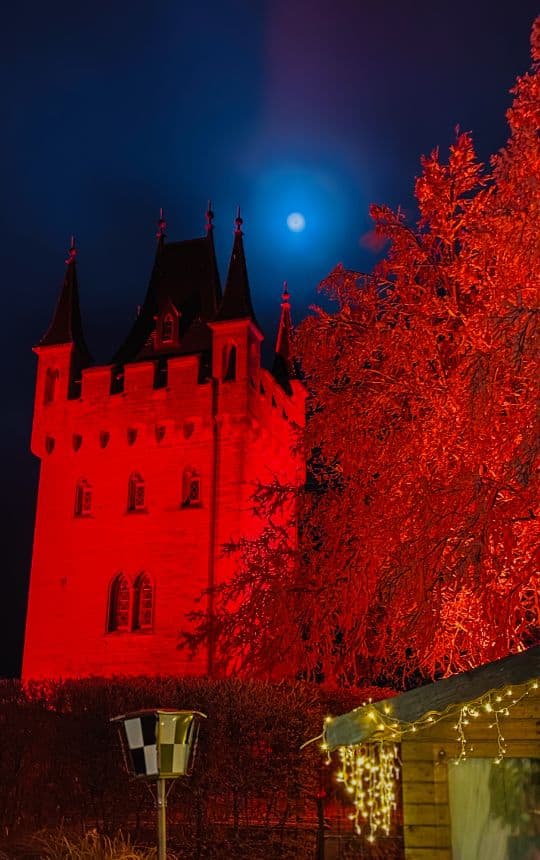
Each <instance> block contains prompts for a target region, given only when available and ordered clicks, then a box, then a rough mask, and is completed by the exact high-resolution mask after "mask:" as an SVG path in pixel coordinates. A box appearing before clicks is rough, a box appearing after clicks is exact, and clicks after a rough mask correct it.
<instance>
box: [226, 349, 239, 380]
mask: <svg viewBox="0 0 540 860" xmlns="http://www.w3.org/2000/svg"><path fill="white" fill-rule="evenodd" d="M235 379H236V346H234V344H229V345H228V346H226V347H225V348H224V350H223V380H224V382H233V381H234V380H235Z"/></svg>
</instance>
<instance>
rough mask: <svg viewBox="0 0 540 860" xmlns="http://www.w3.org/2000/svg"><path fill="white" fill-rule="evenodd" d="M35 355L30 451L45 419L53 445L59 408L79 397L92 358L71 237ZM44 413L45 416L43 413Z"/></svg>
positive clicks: (37, 441)
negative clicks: (50, 315)
mask: <svg viewBox="0 0 540 860" xmlns="http://www.w3.org/2000/svg"><path fill="white" fill-rule="evenodd" d="M34 352H35V353H36V354H37V356H38V370H37V380H36V397H35V408H34V426H33V433H32V450H33V451H34V452H35V453H37V451H36V446H37V447H38V448H39V447H41V446H42V444H43V439H44V438H45V434H44V433H43V432H42V429H43V426H44V419H45V417H46V418H47V421H45V424H46V425H47V427H46V431H45V432H46V435H47V438H48V440H49V441H48V444H49V445H54V438H55V423H56V422H55V417H56V415H57V414H59V410H58V408H56V407H58V405H59V404H62V403H63V402H64V401H65V400H67V399H74V398H76V397H78V396H79V394H80V388H81V374H82V371H83V369H84V368H86V367H88V366H89V365H90V364H91V362H92V358H91V356H90V352H89V351H88V347H87V346H86V341H85V339H84V334H83V327H82V320H81V311H80V305H79V286H78V281H77V249H76V247H75V240H74V238H73V237H72V238H71V246H70V249H69V252H68V258H67V260H66V271H65V274H64V281H63V283H62V287H61V289H60V295H59V297H58V301H57V304H56V308H55V311H54V314H53V318H52V320H51V323H50V325H49V328H48V329H47V331H46V333H45V334H44V335H43V337H42V338H41V340H40V341H39V343H38V344H37V346H35V347H34ZM44 412H45V413H46V415H45V414H44Z"/></svg>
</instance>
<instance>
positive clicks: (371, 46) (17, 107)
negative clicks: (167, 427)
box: [0, 0, 539, 676]
mask: <svg viewBox="0 0 540 860" xmlns="http://www.w3.org/2000/svg"><path fill="white" fill-rule="evenodd" d="M538 11H539V9H538V4H537V2H532V0H519V2H502V3H498V4H496V3H493V2H492V0H491V2H488V0H466V2H465V0H454V2H452V3H449V2H446V0H440V2H438V3H433V2H432V0H429V2H426V0H414V2H408V3H403V2H397V0H385V2H379V3H368V2H362V0H268V2H266V0H265V2H263V0H242V2H241V0H229V2H223V0H222V2H219V0H205V2H204V3H201V2H187V0H184V2H182V1H181V0H180V2H166V0H164V2H161V3H151V2H149V0H147V2H141V0H129V2H126V0H114V2H110V0H109V2H89V3H77V2H75V3H74V2H73V0H70V2H69V3H67V2H55V0H52V2H50V3H42V2H39V3H38V2H24V0H23V2H20V3H18V4H14V3H10V4H5V6H4V7H3V12H2V21H1V27H0V30H1V32H0V44H1V50H0V57H1V60H0V63H1V83H0V110H1V118H2V132H1V135H0V150H1V157H0V189H1V194H2V198H3V199H2V206H1V207H0V222H1V229H0V235H1V237H2V238H1V241H0V253H1V272H2V296H3V302H2V325H3V335H2V347H3V354H4V368H5V369H4V397H5V400H4V407H3V410H2V415H3V420H2V421H1V422H0V428H1V429H0V432H1V453H2V460H3V462H2V470H3V486H4V491H3V493H2V494H1V496H0V498H1V511H0V516H1V520H0V522H1V534H2V542H3V548H2V555H1V558H2V561H3V565H2V567H3V570H2V588H3V600H2V601H1V613H2V616H1V617H0V675H7V676H13V675H16V674H18V672H19V669H20V651H21V645H22V635H23V625H24V608H25V601H26V588H27V580H28V572H29V567H30V556H31V543H32V531H33V516H34V506H35V495H36V488H37V476H38V468H37V462H36V461H35V460H34V458H33V457H32V455H31V454H30V453H29V450H28V445H29V435H30V426H31V416H32V403H33V393H34V392H33V386H34V373H35V357H34V356H33V354H32V346H33V345H34V344H35V343H36V342H37V341H38V340H39V338H40V337H41V335H42V334H43V332H44V331H45V329H46V328H47V326H48V323H49V320H50V317H51V314H52V311H53V308H54V304H55V301H56V298H57V294H58V289H59V285H60V283H61V280H62V276H63V271H64V259H65V257H66V249H67V246H68V240H69V236H70V234H71V233H74V234H75V235H76V238H77V243H78V245H79V249H80V250H79V257H78V262H79V283H80V287H81V303H82V309H83V321H84V323H85V328H86V335H87V340H88V342H89V346H90V348H91V350H92V352H93V354H94V356H95V357H96V359H97V360H98V361H102V362H108V360H109V358H110V356H111V353H112V352H113V351H114V349H115V348H116V347H117V346H118V345H119V343H120V341H121V340H122V339H123V337H124V335H125V334H126V332H127V330H128V328H129V326H130V323H131V321H132V320H133V318H134V315H135V310H136V306H137V304H139V303H140V302H141V301H142V299H143V296H144V293H145V289H146V286H147V280H148V276H149V272H150V268H151V265H152V260H153V254H154V247H155V239H154V234H155V229H156V228H155V222H156V218H157V215H158V210H159V207H160V206H163V207H164V209H165V214H166V218H167V222H168V230H167V233H168V236H169V238H170V239H171V240H177V239H182V238H191V237H194V236H197V235H200V234H202V231H203V225H204V211H205V209H206V201H207V199H208V198H209V197H211V198H212V200H213V201H214V210H215V213H216V217H215V236H216V243H217V248H218V254H219V259H220V266H221V271H222V275H224V273H225V269H226V265H227V260H228V254H229V251H230V246H231V242H232V229H233V218H234V214H235V207H236V205H237V203H240V204H241V205H242V215H243V217H244V231H245V244H246V253H247V258H248V266H249V271H250V281H251V287H252V292H253V298H254V303H255V307H256V310H257V314H258V317H259V319H260V320H261V322H262V324H263V327H264V328H265V330H266V332H267V336H268V337H269V338H270V339H273V337H274V333H275V331H274V330H275V325H276V321H277V315H278V310H279V296H280V290H281V283H282V281H283V280H284V279H286V280H287V281H288V283H289V289H290V292H291V295H292V300H293V313H294V317H295V319H296V321H298V320H299V319H300V318H301V317H302V316H303V315H304V314H305V313H306V310H307V308H308V306H309V305H310V304H311V303H313V302H314V301H317V294H316V287H317V284H318V283H319V281H320V280H321V279H322V278H323V277H324V276H325V275H326V274H327V273H328V271H329V270H330V269H331V268H332V267H333V266H334V265H335V264H336V263H337V262H343V263H344V264H345V265H347V266H349V267H354V268H358V269H364V270H365V269H370V268H371V266H372V265H373V262H374V260H375V257H374V256H373V251H370V250H369V241H368V238H367V234H368V231H369V229H370V224H369V218H368V214H367V210H368V205H369V203H370V202H384V203H389V204H391V205H397V204H401V205H402V206H403V207H404V208H405V210H406V211H408V212H410V213H411V215H412V216H413V217H414V202H413V199H412V188H413V181H414V177H415V175H416V174H417V173H418V169H419V158H420V155H421V154H422V153H427V152H429V151H430V150H431V149H432V148H433V147H434V146H436V145H437V144H439V145H440V146H441V148H442V149H443V150H445V149H446V148H447V147H448V145H449V144H450V143H451V142H452V139H453V134H454V132H453V129H454V127H455V125H456V124H458V123H459V125H460V126H461V128H462V129H464V130H472V132H473V135H474V138H475V141H476V145H477V149H478V152H479V154H480V156H481V157H482V158H487V157H488V156H489V154H490V153H491V152H493V151H495V150H497V149H498V148H499V147H500V146H501V145H503V143H504V141H505V138H506V122H505V118H504V113H505V110H506V108H507V106H508V104H509V102H510V96H509V95H508V90H509V88H510V87H511V86H512V84H513V81H514V79H515V77H516V75H517V74H518V73H520V72H523V71H525V70H526V69H527V67H528V65H529V32H530V28H531V24H532V21H533V19H534V17H535V15H536V14H537V12H538ZM295 211H299V212H301V213H302V214H303V215H304V217H305V219H306V229H305V230H304V231H303V232H301V233H292V232H290V231H289V230H288V229H287V225H286V218H287V216H288V215H289V214H290V213H291V212H295Z"/></svg>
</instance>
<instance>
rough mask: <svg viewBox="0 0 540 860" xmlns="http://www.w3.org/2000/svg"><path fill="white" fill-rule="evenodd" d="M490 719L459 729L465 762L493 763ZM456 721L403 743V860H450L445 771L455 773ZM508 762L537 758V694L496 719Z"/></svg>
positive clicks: (539, 749)
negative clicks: (483, 760)
mask: <svg viewBox="0 0 540 860" xmlns="http://www.w3.org/2000/svg"><path fill="white" fill-rule="evenodd" d="M492 722H493V715H489V714H486V715H485V716H484V715H483V714H482V715H481V716H479V717H478V718H476V719H473V718H471V720H470V723H469V725H468V726H465V731H466V737H467V741H468V744H467V745H468V746H469V745H472V746H473V749H472V750H469V749H468V750H467V757H468V758H473V757H478V758H496V756H497V754H498V749H497V732H496V729H490V728H489V724H490V723H492ZM455 724H456V717H455V715H454V717H452V718H447V719H445V720H443V721H441V722H440V723H437V724H436V725H434V726H431V727H429V728H426V729H423V730H422V731H419V732H418V733H416V734H415V735H414V739H413V738H411V739H405V738H404V739H403V740H402V744H401V760H402V762H403V771H402V784H403V785H402V787H403V825H404V826H403V829H404V839H405V858H406V860H452V848H451V830H450V808H449V802H448V768H449V767H455V766H456V765H455V764H454V763H453V760H454V759H456V758H457V757H458V756H459V751H460V744H459V743H458V742H457V741H456V730H455V728H454V725H455ZM501 729H502V732H503V735H504V738H505V740H506V747H507V753H506V755H507V757H508V758H510V757H511V758H540V691H534V692H531V693H530V694H529V696H528V697H526V698H525V699H524V700H523V701H522V702H520V703H519V704H518V705H516V706H515V707H514V708H512V710H511V711H510V716H508V717H501Z"/></svg>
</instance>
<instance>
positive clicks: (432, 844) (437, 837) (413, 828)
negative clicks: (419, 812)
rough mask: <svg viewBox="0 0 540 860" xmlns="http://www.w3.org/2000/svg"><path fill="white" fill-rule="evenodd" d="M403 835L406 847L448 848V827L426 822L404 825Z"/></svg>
mask: <svg viewBox="0 0 540 860" xmlns="http://www.w3.org/2000/svg"><path fill="white" fill-rule="evenodd" d="M403 836H404V839H405V845H406V847H407V848H450V847H451V845H450V827H448V826H442V827H437V826H430V825H428V824H420V825H418V826H417V825H405V827H404V828H403Z"/></svg>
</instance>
